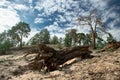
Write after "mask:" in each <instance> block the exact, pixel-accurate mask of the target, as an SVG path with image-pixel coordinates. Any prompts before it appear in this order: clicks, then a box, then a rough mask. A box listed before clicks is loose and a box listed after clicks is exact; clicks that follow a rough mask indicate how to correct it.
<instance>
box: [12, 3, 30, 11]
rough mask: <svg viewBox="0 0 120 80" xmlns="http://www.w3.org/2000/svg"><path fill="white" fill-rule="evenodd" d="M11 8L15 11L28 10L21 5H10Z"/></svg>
mask: <svg viewBox="0 0 120 80" xmlns="http://www.w3.org/2000/svg"><path fill="white" fill-rule="evenodd" d="M11 6H12V7H13V8H14V9H16V10H29V7H28V6H26V5H23V4H12V5H11Z"/></svg>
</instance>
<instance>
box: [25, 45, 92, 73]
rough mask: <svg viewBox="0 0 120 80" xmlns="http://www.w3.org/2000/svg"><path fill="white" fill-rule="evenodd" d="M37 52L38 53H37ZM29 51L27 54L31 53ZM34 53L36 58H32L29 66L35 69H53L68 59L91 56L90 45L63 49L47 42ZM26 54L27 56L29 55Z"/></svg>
mask: <svg viewBox="0 0 120 80" xmlns="http://www.w3.org/2000/svg"><path fill="white" fill-rule="evenodd" d="M33 51H34V50H33ZM36 52H37V53H36ZM30 53H31V52H29V53H28V54H27V55H29V54H30ZM32 53H36V54H37V55H36V56H35V58H34V59H31V60H30V61H29V63H28V67H29V68H30V69H34V70H39V71H40V70H42V69H45V70H46V71H53V70H56V69H58V67H59V65H62V64H63V63H65V62H66V61H68V60H71V59H73V58H75V57H81V58H82V59H84V58H86V57H89V56H90V53H91V51H90V50H89V47H88V46H77V47H70V48H66V49H63V50H59V51H57V50H55V49H53V48H51V47H48V46H46V45H45V44H39V45H38V50H37V51H36V50H35V52H32ZM27 55H25V57H26V56H27Z"/></svg>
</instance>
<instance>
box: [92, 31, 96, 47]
mask: <svg viewBox="0 0 120 80" xmlns="http://www.w3.org/2000/svg"><path fill="white" fill-rule="evenodd" d="M95 38H96V37H95V32H94V31H93V32H92V47H93V49H96V39H95Z"/></svg>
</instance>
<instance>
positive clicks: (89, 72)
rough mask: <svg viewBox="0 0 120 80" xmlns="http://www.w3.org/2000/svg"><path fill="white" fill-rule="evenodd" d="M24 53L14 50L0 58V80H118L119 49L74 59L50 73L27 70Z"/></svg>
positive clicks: (119, 67)
mask: <svg viewBox="0 0 120 80" xmlns="http://www.w3.org/2000/svg"><path fill="white" fill-rule="evenodd" d="M24 52H25V51H24V50H16V51H15V50H14V51H13V52H12V53H13V54H10V55H2V56H0V80H120V48H119V49H117V50H116V51H112V52H110V51H105V52H96V51H93V53H92V54H91V55H93V56H94V57H93V58H90V59H83V60H81V59H80V58H74V59H72V60H70V61H68V62H66V63H65V64H63V65H61V68H60V69H59V70H55V71H52V72H45V71H32V70H29V69H27V67H25V65H27V64H28V62H27V61H26V60H25V59H24V57H23V56H24V55H25V53H24ZM30 56H34V55H33V54H31V55H30Z"/></svg>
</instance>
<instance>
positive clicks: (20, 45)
mask: <svg viewBox="0 0 120 80" xmlns="http://www.w3.org/2000/svg"><path fill="white" fill-rule="evenodd" d="M22 45H23V43H22V35H21V39H20V49H22Z"/></svg>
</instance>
